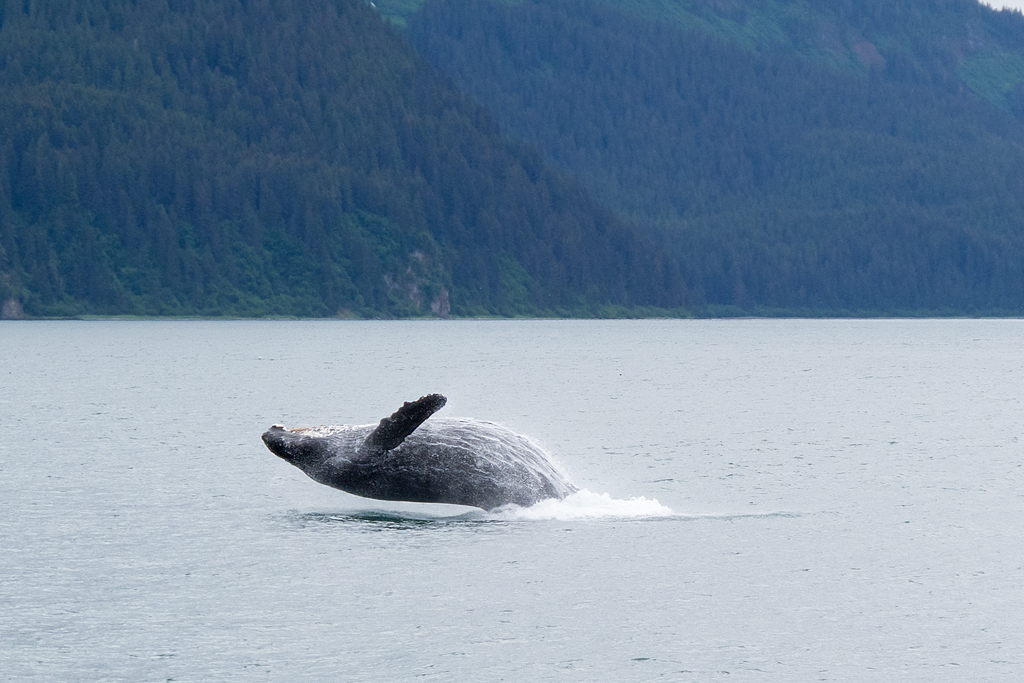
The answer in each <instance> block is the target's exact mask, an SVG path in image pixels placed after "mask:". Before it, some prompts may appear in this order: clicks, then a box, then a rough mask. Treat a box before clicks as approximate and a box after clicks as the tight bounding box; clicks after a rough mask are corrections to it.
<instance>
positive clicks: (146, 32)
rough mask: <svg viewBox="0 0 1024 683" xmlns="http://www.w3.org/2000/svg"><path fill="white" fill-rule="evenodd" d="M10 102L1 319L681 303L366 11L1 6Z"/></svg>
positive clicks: (174, 4) (506, 311)
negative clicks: (54, 316)
mask: <svg viewBox="0 0 1024 683" xmlns="http://www.w3.org/2000/svg"><path fill="white" fill-rule="evenodd" d="M0 93H2V96H0V302H4V310H5V313H6V314H7V315H8V317H10V316H14V315H18V314H20V313H21V312H22V310H23V311H24V313H26V314H27V315H35V316H42V315H77V314H83V313H94V314H144V315H196V314H200V315H245V316H249V315H300V316H331V315H338V314H342V315H368V316H381V315H385V316H391V315H417V314H430V313H431V312H433V313H434V314H437V315H442V316H444V315H448V313H449V311H451V313H453V314H462V315H466V314H502V315H512V314H537V313H546V312H547V313H550V312H560V313H565V314H592V313H594V312H595V311H597V310H599V309H600V307H602V306H608V305H620V306H636V305H657V306H662V307H667V308H672V307H677V306H680V305H682V304H684V303H685V294H684V291H685V290H684V286H683V284H682V281H681V280H680V279H679V278H678V275H677V272H676V269H675V267H674V265H673V264H672V263H669V262H666V261H665V259H664V257H663V255H662V254H661V252H660V251H659V248H657V247H656V246H655V245H653V244H652V243H651V242H650V241H649V240H647V239H646V238H645V237H644V236H643V235H641V234H640V233H638V232H637V231H636V229H635V228H634V227H633V226H632V225H631V224H629V223H627V222H624V221H623V220H621V219H620V218H618V217H616V215H614V214H613V213H612V212H611V211H610V210H608V209H606V208H602V207H601V206H599V205H598V204H597V203H596V202H594V201H593V200H592V199H591V198H590V196H589V195H588V194H587V192H586V191H584V190H583V189H581V187H580V186H579V185H578V184H576V183H575V182H572V181H568V180H565V179H564V178H562V177H560V176H559V175H557V174H555V173H553V172H551V171H550V170H548V168H547V167H546V165H545V163H544V162H543V160H542V159H541V158H540V157H539V156H538V155H537V154H536V153H535V152H533V151H531V149H530V148H528V147H524V146H522V145H519V144H516V143H510V142H509V141H508V140H507V139H506V137H504V136H503V135H502V133H501V131H500V130H499V128H498V126H497V125H496V123H495V122H494V120H493V118H492V116H491V114H490V113H489V112H488V111H487V110H486V109H484V108H483V107H481V106H479V105H478V104H475V103H474V102H473V101H472V100H470V99H469V98H467V97H466V96H464V95H463V94H462V93H461V92H460V91H459V90H458V89H457V88H456V87H455V86H454V85H453V84H452V83H451V82H450V81H448V80H447V79H445V78H443V77H441V76H439V75H438V74H437V73H436V72H435V71H434V70H433V69H432V68H431V67H430V66H428V65H427V63H426V62H425V61H424V60H423V59H422V58H420V57H418V56H417V55H416V53H415V52H414V51H413V50H412V48H411V47H410V46H409V44H408V42H407V41H406V40H405V39H404V38H403V37H402V36H400V35H398V34H397V33H396V32H395V31H394V30H393V29H392V28H390V27H389V26H387V25H386V24H385V23H382V21H381V19H380V17H379V16H378V15H377V14H376V13H375V12H374V11H373V10H372V9H371V8H370V7H369V6H368V5H367V4H366V3H363V2H360V1H358V0H255V1H251V2H250V1H244V0H202V1H200V0H170V1H169V2H139V3H136V2H131V1H130V0H32V2H21V1H20V0H18V1H16V2H15V1H14V0H0ZM616 310H621V309H616Z"/></svg>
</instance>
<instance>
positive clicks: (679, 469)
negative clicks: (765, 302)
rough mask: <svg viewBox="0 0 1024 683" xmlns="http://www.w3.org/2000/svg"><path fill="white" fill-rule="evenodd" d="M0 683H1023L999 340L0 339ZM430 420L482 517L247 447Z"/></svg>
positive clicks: (51, 330) (361, 330)
mask: <svg viewBox="0 0 1024 683" xmlns="http://www.w3.org/2000/svg"><path fill="white" fill-rule="evenodd" d="M0 360H2V362H0V389H2V391H0V429H2V439H0V680H4V681H19V682H20V681H40V682H41V681H61V682H65V681H90V682H92V681H132V682H148V681H313V682H319V681H324V682H331V681H414V680H415V681H420V680H423V681H573V682H575V681H588V682H589V681H616V682H627V683H628V682H632V681H731V682H739V681H787V682H789V681H929V682H930V681H942V680H948V681H1020V680H1024V616H1022V615H1024V443H1022V442H1021V437H1022V436H1024V434H1022V432H1024V427H1022V425H1024V402H1022V399H1024V321H1021V320H913V321H897V320H871V321H858V320H843V321H833V320H821V321H801V320H732V321H728V320H714V321H608V322H599V321H436V322H358V321H316V322H287V321H240V322H183V321H168V322H145V321H144V322H123V321H113V322H111V321H98V322H73V321H66V322H8V321H5V322H3V323H0ZM430 392H441V393H444V394H445V395H446V396H448V398H449V402H448V405H447V407H446V408H445V409H444V411H443V412H444V414H447V415H452V416H456V415H465V416H471V417H477V418H481V419H488V420H493V421H497V422H501V423H503V424H505V425H507V426H509V427H511V428H512V429H515V430H516V431H519V432H521V433H523V434H527V435H529V436H530V437H532V438H533V439H534V440H535V441H537V442H539V443H540V444H542V445H543V446H544V447H545V448H546V450H547V451H548V452H550V453H551V454H552V456H553V457H554V458H556V459H557V460H558V461H559V462H560V463H561V464H562V466H563V467H564V468H565V469H566V470H567V471H568V472H569V473H570V474H571V476H572V478H573V480H574V481H575V483H576V484H577V485H578V486H579V487H580V488H581V489H583V490H582V491H581V492H580V493H579V494H576V495H574V496H573V497H571V498H570V499H567V500H565V501H561V502H556V501H547V502H543V503H541V504H538V505H537V506H534V507H532V508H528V509H515V508H512V509H503V510H499V511H496V512H491V513H486V512H483V511H480V510H475V509H472V508H462V507H455V506H441V505H416V504H402V503H385V502H378V501H370V500H365V499H360V498H357V497H354V496H351V495H348V494H345V493H342V492H339V491H335V490H332V489H329V488H326V487H323V486H320V485H318V484H316V483H314V482H313V481H312V480H310V479H308V478H307V477H306V476H305V475H303V474H302V473H301V472H300V471H299V470H298V469H296V468H294V467H291V466H289V465H288V464H287V463H285V462H283V461H281V460H280V459H278V458H276V457H275V456H273V455H272V454H271V453H270V452H269V451H268V450H267V449H266V448H265V447H264V446H263V444H262V443H261V441H260V434H261V433H262V432H263V431H264V430H265V429H266V428H267V427H269V426H270V425H271V424H273V423H284V424H286V425H288V426H290V427H294V426H304V425H309V426H312V425H319V424H353V423H355V424H359V423H371V422H376V421H378V420H379V419H380V418H381V417H384V416H386V415H389V414H390V413H391V412H393V411H394V410H395V409H396V408H397V407H398V406H400V405H401V403H402V402H403V401H406V400H411V399H414V398H417V397H419V396H421V395H423V394H426V393H430Z"/></svg>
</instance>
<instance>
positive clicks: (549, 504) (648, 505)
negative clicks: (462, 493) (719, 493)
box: [491, 489, 675, 521]
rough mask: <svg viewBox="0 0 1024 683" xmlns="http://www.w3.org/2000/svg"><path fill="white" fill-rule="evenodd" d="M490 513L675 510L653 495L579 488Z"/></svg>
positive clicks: (568, 515) (599, 515)
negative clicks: (624, 495) (612, 493)
mask: <svg viewBox="0 0 1024 683" xmlns="http://www.w3.org/2000/svg"><path fill="white" fill-rule="evenodd" d="M491 515H494V516H495V517H497V518H499V519H510V520H518V519H525V520H544V519H554V520H559V521H569V520H577V519H608V518H615V517H618V518H623V519H635V518H638V517H672V516H674V515H675V512H673V511H672V509H671V508H669V507H667V506H665V505H662V504H661V503H659V502H658V501H657V500H655V499H654V498H644V497H643V496H640V497H639V498H629V499H628V500H622V499H619V498H612V497H611V496H610V495H608V494H607V493H594V492H593V491H588V490H587V489H583V490H582V491H577V492H576V493H573V494H572V495H570V496H566V497H565V498H564V499H562V500H555V499H554V498H550V499H548V500H542V501H540V502H539V503H537V504H536V505H531V506H530V507H526V508H524V507H520V506H518V505H505V506H502V507H500V508H498V509H497V510H492V511H491Z"/></svg>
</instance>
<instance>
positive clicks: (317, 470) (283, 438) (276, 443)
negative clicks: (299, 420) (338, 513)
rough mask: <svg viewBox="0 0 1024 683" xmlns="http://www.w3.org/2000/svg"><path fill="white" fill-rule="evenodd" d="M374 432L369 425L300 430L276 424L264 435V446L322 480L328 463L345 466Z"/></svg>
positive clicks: (305, 428)
mask: <svg viewBox="0 0 1024 683" xmlns="http://www.w3.org/2000/svg"><path fill="white" fill-rule="evenodd" d="M372 429H373V428H372V426H370V425H365V426H359V427H350V426H343V427H301V428H298V429H287V428H285V427H283V426H282V425H274V426H273V427H271V428H270V429H268V430H267V431H265V432H264V433H263V443H265V444H266V445H267V448H269V449H270V451H271V452H272V453H273V454H274V455H276V456H277V457H279V458H281V459H282V460H285V461H287V462H290V463H291V464H293V465H295V466H296V467H298V468H299V469H301V470H302V471H303V472H305V473H306V474H308V475H309V476H311V477H313V478H314V479H316V480H317V481H320V479H321V478H322V477H323V476H324V474H325V473H324V472H323V470H324V467H325V463H327V461H328V460H330V461H331V463H332V465H331V466H332V467H334V468H337V467H344V466H345V465H346V463H347V462H349V461H350V460H351V459H352V458H353V457H355V456H356V455H357V454H358V453H360V452H361V451H360V446H361V445H362V443H363V441H364V440H365V439H366V435H367V434H368V433H369V432H370V431H371V430H372Z"/></svg>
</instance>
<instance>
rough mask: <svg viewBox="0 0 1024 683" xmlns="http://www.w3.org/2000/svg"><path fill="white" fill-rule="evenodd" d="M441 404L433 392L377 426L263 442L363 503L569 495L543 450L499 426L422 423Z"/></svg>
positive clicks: (288, 432)
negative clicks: (377, 500) (368, 501)
mask: <svg viewBox="0 0 1024 683" xmlns="http://www.w3.org/2000/svg"><path fill="white" fill-rule="evenodd" d="M447 401H448V399H446V398H445V397H444V396H442V395H441V394H430V395H428V396H424V397H422V398H420V399H418V400H416V401H411V402H409V403H405V404H404V405H402V407H401V408H399V409H398V410H397V411H396V412H395V413H394V414H393V415H392V416H391V417H386V418H384V419H383V420H381V421H380V424H378V425H372V424H370V425H357V426H348V425H346V426H340V427H313V428H302V429H285V428H284V427H283V426H281V425H274V426H273V427H271V428H270V429H269V430H267V431H266V432H265V433H264V434H263V442H264V443H265V444H266V445H267V448H269V449H270V450H271V451H273V452H274V454H275V455H277V456H279V457H281V458H283V459H284V460H287V461H288V462H290V463H291V464H293V465H295V466H296V467H298V468H299V469H301V470H302V471H303V472H305V473H306V474H307V475H309V477H310V478H312V479H313V480H314V481H317V482H320V483H321V484H326V485H327V486H332V487H334V488H336V489H341V490H342V491H347V492H348V493H354V494H355V495H357V496H363V497H366V498H376V499H379V500H398V501H411V502H418V503H454V504H457V505H473V506H476V507H480V508H483V509H485V510H491V509H493V508H496V507H501V506H502V505H507V504H509V503H515V504H516V505H522V506H527V505H533V504H534V503H536V502H538V501H541V500H544V499H545V498H565V497H566V496H567V495H569V494H571V493H574V492H576V490H577V489H576V487H575V486H573V484H572V483H571V482H570V481H569V479H568V477H567V476H566V475H565V473H564V472H562V470H561V469H560V468H559V467H558V466H557V465H556V464H555V463H554V462H552V461H551V459H550V458H549V457H548V455H547V454H546V453H545V452H544V451H543V450H541V449H540V448H539V447H538V446H537V445H535V444H534V443H533V442H531V441H530V440H529V439H527V438H526V437H524V436H521V435H519V434H516V433H515V432H513V431H511V430H509V429H507V428H505V427H503V426H501V425H499V424H495V423H493V422H485V421H483V420H474V419H470V418H435V419H433V420H430V421H429V422H427V418H429V417H430V416H431V415H433V414H434V413H435V412H437V411H438V410H440V409H441V408H442V407H443V406H444V404H445V403H446V402H447ZM424 423H425V424H424Z"/></svg>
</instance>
